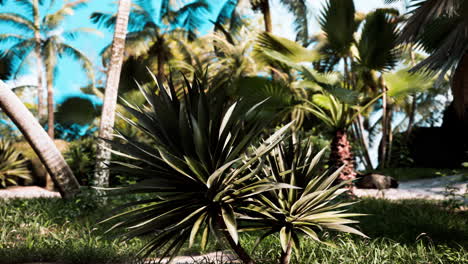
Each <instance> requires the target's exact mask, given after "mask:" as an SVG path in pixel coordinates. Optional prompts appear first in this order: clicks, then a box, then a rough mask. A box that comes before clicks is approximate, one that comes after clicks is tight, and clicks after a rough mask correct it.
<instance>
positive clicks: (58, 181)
mask: <svg viewBox="0 0 468 264" xmlns="http://www.w3.org/2000/svg"><path fill="white" fill-rule="evenodd" d="M0 108H1V109H2V110H3V111H4V112H5V113H6V114H7V116H8V117H9V118H10V119H11V120H12V121H13V122H14V123H15V125H16V126H17V127H18V129H19V130H20V131H21V132H22V134H23V136H24V137H25V138H26V140H27V141H28V142H29V144H30V145H31V146H32V148H33V149H34V151H35V152H36V154H37V156H39V158H40V159H41V161H42V162H43V163H44V166H45V167H46V169H47V172H48V173H49V174H50V176H51V177H52V179H53V180H54V183H55V185H56V187H57V188H58V190H59V192H60V194H61V196H62V197H63V198H70V197H73V196H74V195H75V194H77V193H78V192H79V191H80V189H79V184H78V182H77V180H76V178H75V176H74V175H73V172H72V171H71V170H70V167H69V166H68V165H67V163H66V162H65V160H64V159H63V157H62V154H61V153H60V151H59V150H58V149H57V147H56V146H55V144H54V142H53V141H52V139H51V138H50V137H49V136H48V135H47V133H46V132H45V131H44V129H43V128H42V126H41V125H40V124H39V122H38V121H37V120H36V119H35V118H34V116H33V115H32V114H31V112H30V111H29V110H28V109H27V108H26V107H25V106H24V104H23V103H22V102H21V101H20V100H19V99H18V97H17V96H16V95H15V94H14V93H13V92H12V91H11V90H10V89H9V88H8V87H7V86H6V85H5V84H4V83H3V82H2V81H1V80H0Z"/></svg>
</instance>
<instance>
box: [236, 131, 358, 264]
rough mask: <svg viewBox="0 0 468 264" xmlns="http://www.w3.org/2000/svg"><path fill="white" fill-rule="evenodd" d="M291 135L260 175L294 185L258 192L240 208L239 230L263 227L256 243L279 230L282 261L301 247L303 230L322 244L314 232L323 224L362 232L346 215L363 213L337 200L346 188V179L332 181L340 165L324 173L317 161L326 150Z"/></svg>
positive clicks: (256, 229) (337, 228)
mask: <svg viewBox="0 0 468 264" xmlns="http://www.w3.org/2000/svg"><path fill="white" fill-rule="evenodd" d="M295 138H296V137H291V138H290V140H288V141H283V142H282V143H280V144H278V145H277V146H276V147H275V148H274V149H273V151H271V152H270V154H268V155H267V156H266V157H265V159H264V162H265V163H266V166H264V167H263V174H264V176H265V177H267V178H271V179H274V181H275V182H278V183H282V184H289V185H292V186H296V188H283V189H275V190H271V191H268V192H264V193H261V194H259V195H258V197H257V198H256V200H255V202H254V203H252V204H250V205H247V206H244V207H242V209H243V210H245V211H246V213H244V215H245V217H241V219H244V220H246V224H245V225H242V226H241V229H240V230H246V231H259V230H260V231H264V234H263V235H262V236H261V237H260V238H259V239H258V240H257V245H258V244H259V243H261V241H262V240H263V239H265V238H266V237H268V236H270V235H273V234H277V233H279V237H280V242H281V248H282V253H281V258H280V263H281V264H287V263H289V262H290V259H291V255H292V249H293V248H294V249H295V250H296V251H298V250H299V248H300V237H301V235H305V236H307V237H310V238H312V239H314V240H316V241H318V242H321V243H325V244H329V243H326V242H322V241H321V240H320V238H319V235H318V232H319V231H323V229H331V230H336V231H340V232H347V233H353V234H357V235H360V236H363V237H366V236H365V235H364V234H363V233H361V232H360V231H358V230H357V229H354V228H352V227H350V226H347V224H352V223H358V222H357V221H355V220H351V219H348V218H349V217H356V216H361V214H353V213H346V210H343V208H344V207H346V206H349V205H351V204H352V203H350V202H342V200H339V199H337V197H338V196H339V195H340V194H342V193H343V192H344V191H346V189H344V188H343V187H344V185H345V184H347V182H341V183H340V184H338V185H335V186H332V184H333V182H334V181H335V179H336V178H337V177H338V175H340V172H341V170H342V169H343V167H344V166H342V167H341V168H340V169H338V170H336V171H332V172H331V173H329V172H328V171H325V172H324V173H323V172H322V170H321V169H320V166H319V164H320V163H319V161H320V158H321V156H322V154H323V153H324V151H325V149H323V150H322V151H320V152H319V153H318V154H316V155H313V149H312V142H311V141H310V140H309V141H307V142H301V141H300V140H297V139H295ZM294 139H295V140H294ZM295 141H296V142H295ZM241 223H243V222H241Z"/></svg>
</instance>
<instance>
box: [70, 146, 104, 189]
mask: <svg viewBox="0 0 468 264" xmlns="http://www.w3.org/2000/svg"><path fill="white" fill-rule="evenodd" d="M64 157H65V160H66V161H67V163H68V166H70V168H71V170H72V171H73V173H74V174H75V177H76V178H77V180H78V182H79V183H80V185H89V183H90V181H91V179H92V177H93V172H94V165H95V163H96V146H95V142H94V139H93V138H91V137H86V138H83V139H80V140H76V141H72V142H71V143H70V145H69V147H68V150H67V152H65V153H64Z"/></svg>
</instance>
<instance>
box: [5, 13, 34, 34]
mask: <svg viewBox="0 0 468 264" xmlns="http://www.w3.org/2000/svg"><path fill="white" fill-rule="evenodd" d="M0 23H4V24H7V25H11V26H13V27H15V28H16V29H19V30H23V31H25V32H34V31H35V30H36V27H35V26H34V23H33V22H32V21H31V20H29V19H28V18H27V17H24V16H22V15H19V14H16V13H0Z"/></svg>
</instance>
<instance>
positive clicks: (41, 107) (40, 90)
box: [33, 0, 47, 120]
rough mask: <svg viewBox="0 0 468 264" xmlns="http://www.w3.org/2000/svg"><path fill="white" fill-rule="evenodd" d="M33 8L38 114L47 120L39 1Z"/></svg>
mask: <svg viewBox="0 0 468 264" xmlns="http://www.w3.org/2000/svg"><path fill="white" fill-rule="evenodd" d="M33 7H34V14H33V16H34V26H35V27H36V30H35V32H34V39H35V40H36V47H35V51H34V52H35V53H36V57H37V61H36V63H37V65H36V69H37V98H38V101H37V112H38V118H39V120H41V119H44V118H46V116H47V110H46V104H45V101H44V83H43V76H44V62H43V61H42V52H41V44H42V43H41V33H40V31H39V28H40V15H39V8H38V7H39V0H33Z"/></svg>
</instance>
